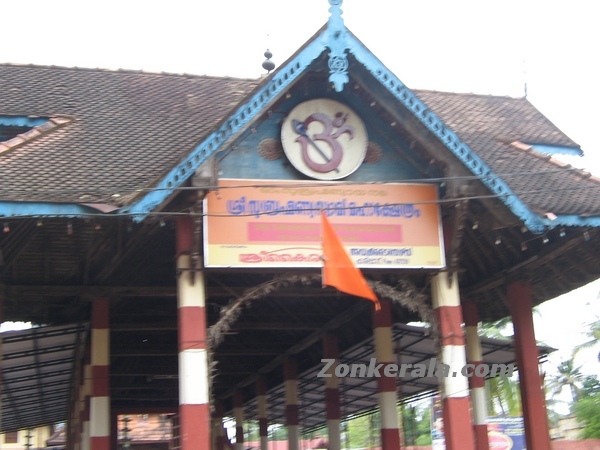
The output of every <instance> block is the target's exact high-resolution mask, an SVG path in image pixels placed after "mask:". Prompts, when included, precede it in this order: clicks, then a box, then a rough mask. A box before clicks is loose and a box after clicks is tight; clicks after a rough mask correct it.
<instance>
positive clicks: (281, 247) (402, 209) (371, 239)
mask: <svg viewBox="0 0 600 450" xmlns="http://www.w3.org/2000/svg"><path fill="white" fill-rule="evenodd" d="M321 210H324V211H326V213H327V216H328V218H329V221H330V222H331V224H332V226H333V227H334V229H335V231H336V232H337V234H338V236H339V237H340V239H341V240H342V242H343V243H344V246H345V247H346V250H347V251H348V253H349V254H350V256H351V258H352V259H353V261H354V263H355V264H356V265H357V266H358V267H360V268H386V269H391V268H403V269H408V268H412V269H414V268H442V267H444V265H445V262H444V252H443V243H442V234H441V219H440V213H439V205H438V203H437V188H436V186H435V185H430V184H399V183H390V184H331V183H326V182H319V181H311V182H302V181H283V180H281V181H263V180H242V179H222V180H219V189H218V190H216V191H211V192H210V193H209V194H208V195H207V196H206V198H205V200H204V215H205V217H204V258H205V261H204V264H205V266H206V267H321V266H322V261H321V242H320V240H321V218H320V217H321Z"/></svg>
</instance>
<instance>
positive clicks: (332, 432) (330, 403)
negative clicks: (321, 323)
mask: <svg viewBox="0 0 600 450" xmlns="http://www.w3.org/2000/svg"><path fill="white" fill-rule="evenodd" d="M323 357H324V358H326V359H334V360H335V363H334V364H332V365H331V366H330V367H329V369H328V370H327V374H328V375H330V377H327V378H325V416H326V417H325V418H326V420H327V436H328V438H329V447H328V450H340V449H341V448H342V436H341V429H340V420H341V410H340V391H339V380H338V377H337V375H336V374H335V368H336V367H337V365H338V360H339V357H340V355H339V348H338V339H337V336H335V335H334V334H331V333H327V334H325V336H323Z"/></svg>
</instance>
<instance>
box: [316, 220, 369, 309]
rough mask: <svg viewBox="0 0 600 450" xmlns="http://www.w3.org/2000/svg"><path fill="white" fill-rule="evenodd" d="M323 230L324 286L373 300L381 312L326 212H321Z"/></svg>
mask: <svg viewBox="0 0 600 450" xmlns="http://www.w3.org/2000/svg"><path fill="white" fill-rule="evenodd" d="M321 228H322V240H323V258H324V263H323V272H322V274H323V275H322V276H323V286H332V287H334V288H336V289H337V290H338V291H341V292H345V293H346V294H350V295H355V296H357V297H362V298H366V299H368V300H371V301H372V302H374V303H375V310H376V311H379V309H381V305H380V304H379V300H378V299H377V295H375V292H373V290H372V289H371V287H370V286H369V285H368V284H367V280H365V277H363V274H362V272H361V271H360V269H359V268H358V267H356V266H355V265H354V263H353V262H352V259H351V258H350V255H348V253H347V252H346V249H345V248H344V245H343V244H342V241H341V240H340V238H339V237H338V235H337V234H336V232H335V230H334V229H333V227H332V226H331V224H330V223H329V220H328V219H327V216H326V215H325V211H321Z"/></svg>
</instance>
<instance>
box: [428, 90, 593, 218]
mask: <svg viewBox="0 0 600 450" xmlns="http://www.w3.org/2000/svg"><path fill="white" fill-rule="evenodd" d="M417 95H418V96H419V97H420V98H421V99H422V100H423V101H424V102H425V103H426V104H427V105H428V106H429V107H430V108H431V109H432V110H433V111H435V113H436V114H437V115H438V116H439V117H440V118H441V119H442V120H443V121H444V123H445V124H446V125H448V126H449V127H450V128H451V129H453V130H454V131H455V132H456V133H457V134H458V136H459V137H460V138H461V140H462V141H463V142H465V143H466V144H467V145H468V146H469V147H471V149H472V150H474V151H475V153H476V154H477V155H478V156H479V157H480V158H482V159H483V160H484V161H485V162H486V163H487V164H488V165H489V166H490V167H491V169H492V170H493V171H494V173H495V174H496V175H499V176H500V177H501V178H502V179H503V180H504V181H505V182H506V183H507V184H508V185H509V186H510V187H511V189H512V190H513V192H515V193H516V194H517V195H518V196H519V197H520V198H521V199H522V200H523V201H524V202H525V203H526V204H527V205H528V207H529V208H530V209H532V210H533V211H534V212H536V213H538V214H545V213H548V212H552V213H554V214H577V215H600V202H598V194H599V193H600V180H599V179H598V178H595V177H592V176H591V174H590V173H588V172H585V171H582V170H578V169H575V168H573V167H571V166H569V165H566V164H563V163H560V162H559V161H558V160H556V159H553V158H551V157H550V156H546V155H543V154H540V153H538V152H536V151H534V150H533V148H532V147H531V144H538V145H550V146H564V147H572V148H579V146H578V145H577V144H576V143H575V142H574V141H573V140H571V139H570V138H569V137H568V136H566V135H565V134H564V133H563V132H561V131H560V130H559V129H558V128H557V127H556V126H555V125H554V124H552V122H550V121H549V120H548V119H547V118H546V117H545V116H544V115H542V114H541V113H540V112H539V111H538V110H537V109H536V108H535V107H534V106H533V105H532V104H531V103H530V102H529V101H528V100H527V99H525V98H511V97H502V96H491V95H476V94H455V93H446V92H435V91H417ZM523 144H529V145H523Z"/></svg>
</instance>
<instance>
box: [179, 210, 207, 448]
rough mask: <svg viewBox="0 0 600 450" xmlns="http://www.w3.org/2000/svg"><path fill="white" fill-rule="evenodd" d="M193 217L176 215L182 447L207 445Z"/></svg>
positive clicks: (200, 284)
mask: <svg viewBox="0 0 600 450" xmlns="http://www.w3.org/2000/svg"><path fill="white" fill-rule="evenodd" d="M193 243H194V220H193V218H192V217H189V216H181V217H178V218H177V229H176V245H177V301H178V316H179V423H180V441H181V449H182V450H208V449H209V448H210V442H211V439H210V410H209V398H208V362H207V354H206V312H205V294H206V293H205V291H204V273H203V272H202V271H201V270H199V269H200V267H192V249H193Z"/></svg>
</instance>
